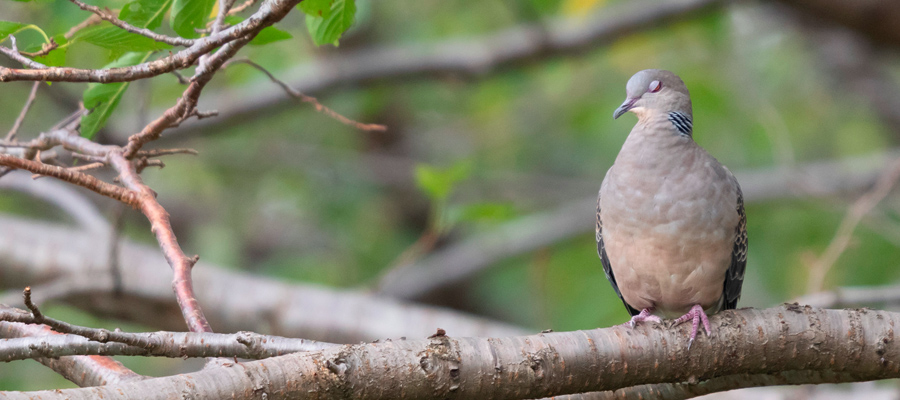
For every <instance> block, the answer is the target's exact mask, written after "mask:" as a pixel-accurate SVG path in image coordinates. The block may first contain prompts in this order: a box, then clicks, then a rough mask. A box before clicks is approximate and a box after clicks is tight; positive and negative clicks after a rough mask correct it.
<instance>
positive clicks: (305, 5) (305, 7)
mask: <svg viewBox="0 0 900 400" xmlns="http://www.w3.org/2000/svg"><path fill="white" fill-rule="evenodd" d="M332 2H333V0H304V1H303V2H301V3H300V4H299V5H297V7H298V8H300V10H301V11H303V12H304V13H306V14H307V15H311V16H313V17H326V16H328V14H330V13H331V3H332Z"/></svg>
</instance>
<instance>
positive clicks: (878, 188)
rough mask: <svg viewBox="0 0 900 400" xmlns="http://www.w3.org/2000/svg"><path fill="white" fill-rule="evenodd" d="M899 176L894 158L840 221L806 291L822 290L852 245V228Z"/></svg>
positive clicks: (898, 168)
mask: <svg viewBox="0 0 900 400" xmlns="http://www.w3.org/2000/svg"><path fill="white" fill-rule="evenodd" d="M898 179H900V160H896V161H894V163H893V164H891V166H890V167H889V168H888V169H886V170H885V171H884V172H882V173H881V175H880V176H879V177H878V181H877V182H875V186H874V187H873V188H872V190H870V191H869V192H867V193H866V194H864V195H862V196H861V197H860V198H859V199H858V200H856V202H854V203H853V205H852V206H850V210H849V211H848V212H847V215H845V216H844V219H843V220H842V221H841V225H840V226H839V227H838V229H837V232H836V233H835V235H834V238H832V239H831V243H829V244H828V248H827V249H825V253H823V254H822V256H821V257H819V259H818V260H816V262H815V263H813V265H812V266H811V267H810V271H809V281H808V283H807V286H806V293H816V292H820V291H822V288H823V286H824V284H825V276H826V275H827V274H828V271H829V270H831V267H832V266H833V265H834V263H835V262H836V261H837V260H838V258H839V257H840V256H841V254H843V252H844V250H846V249H847V245H849V244H850V239H852V237H853V231H854V230H856V226H857V225H858V224H859V221H860V220H862V218H863V217H864V216H865V215H866V214H868V213H869V211H871V210H872V209H873V208H875V206H877V205H878V203H879V202H881V200H882V199H884V198H885V196H887V195H888V194H889V193H890V192H891V189H892V188H893V187H894V184H896V183H897V180H898Z"/></svg>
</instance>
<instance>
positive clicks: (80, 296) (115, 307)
mask: <svg viewBox="0 0 900 400" xmlns="http://www.w3.org/2000/svg"><path fill="white" fill-rule="evenodd" d="M0 226H2V227H3V229H0V276H2V277H3V279H0V285H2V287H4V288H9V289H11V291H10V292H9V293H8V295H7V296H2V297H0V303H6V304H21V298H22V296H21V289H22V287H24V286H27V285H31V286H32V287H33V288H34V295H33V297H34V301H35V302H36V303H37V304H42V303H44V302H45V301H47V300H48V299H52V300H56V301H62V302H66V303H67V304H70V305H73V306H76V307H79V308H82V309H85V310H87V311H89V312H92V313H95V314H98V315H109V316H115V317H116V318H119V319H125V320H129V321H134V322H139V323H142V324H146V325H149V326H152V327H154V328H155V329H165V330H179V329H183V328H184V323H183V322H181V319H180V318H179V315H180V313H181V312H180V309H179V308H178V307H176V305H175V302H173V301H172V287H171V281H172V276H171V273H170V272H169V271H168V270H167V269H162V268H160V267H159V266H160V264H161V263H164V262H165V259H164V258H163V256H162V255H161V254H160V251H159V248H153V247H150V246H146V245H141V244H136V243H134V242H132V241H129V240H122V243H121V248H120V254H119V264H120V265H123V266H128V267H127V268H122V269H121V270H120V272H121V281H120V283H119V285H118V286H116V283H115V282H114V281H113V277H112V276H111V274H110V272H109V257H108V254H107V253H106V252H105V251H98V247H97V246H98V243H106V242H107V240H108V239H107V238H105V237H101V238H100V239H98V237H97V234H96V233H92V234H88V233H86V232H85V231H83V230H78V229H73V228H70V227H65V226H61V225H58V224H48V223H44V222H40V221H34V220H27V219H18V218H13V217H9V216H0ZM193 279H194V287H195V290H196V291H197V293H198V296H199V298H200V301H201V302H202V303H203V304H204V312H205V314H206V316H207V317H208V318H209V320H210V322H211V323H212V324H213V325H214V326H216V327H218V328H219V329H220V330H221V331H223V332H236V331H242V330H249V331H256V332H267V333H271V334H275V335H279V336H289V337H303V338H309V339H317V340H325V341H331V342H340V343H356V342H359V341H370V340H374V339H379V338H381V339H383V338H389V337H391V338H399V337H401V336H410V337H414V336H419V337H425V336H427V335H429V334H431V333H434V331H435V329H436V328H438V327H441V328H445V329H449V330H450V331H451V332H457V333H459V334H464V335H467V336H512V335H522V334H526V333H527V332H528V331H525V330H523V329H521V328H517V327H514V326H512V325H508V324H503V323H499V322H495V321H490V320H487V319H483V318H477V317H473V316H471V315H467V314H464V313H460V312H455V311H451V310H446V309H442V308H438V307H433V306H425V305H419V304H413V303H407V302H401V301H397V300H393V299H390V298H385V297H379V296H375V295H372V294H369V293H362V292H359V291H351V290H339V289H333V288H326V287H321V286H318V285H311V284H287V283H285V282H280V281H278V280H275V279H271V278H264V277H260V276H254V275H251V274H246V273H237V272H235V271H234V269H232V268H222V267H217V266H215V265H211V264H209V263H204V262H202V261H201V262H200V263H198V264H197V266H196V267H195V268H194V271H193ZM117 287H118V288H119V289H120V291H121V293H120V296H114V295H113V294H114V291H115V289H116V288H117Z"/></svg>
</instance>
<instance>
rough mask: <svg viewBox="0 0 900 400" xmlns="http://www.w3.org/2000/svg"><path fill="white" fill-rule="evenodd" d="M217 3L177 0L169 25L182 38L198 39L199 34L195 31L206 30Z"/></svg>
mask: <svg viewBox="0 0 900 400" xmlns="http://www.w3.org/2000/svg"><path fill="white" fill-rule="evenodd" d="M215 3H216V0H175V3H174V4H173V5H172V13H171V15H170V17H169V24H170V25H172V29H173V30H175V33H177V34H179V35H180V36H181V37H184V38H189V39H192V38H196V37H197V36H199V34H198V33H197V31H195V30H194V29H203V28H206V22H207V21H208V20H209V13H210V12H212V8H213V4H215Z"/></svg>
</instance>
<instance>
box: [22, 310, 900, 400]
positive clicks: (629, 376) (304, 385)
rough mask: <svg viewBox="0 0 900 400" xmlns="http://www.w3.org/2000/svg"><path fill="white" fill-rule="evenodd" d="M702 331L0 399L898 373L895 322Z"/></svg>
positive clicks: (819, 315)
mask: <svg viewBox="0 0 900 400" xmlns="http://www.w3.org/2000/svg"><path fill="white" fill-rule="evenodd" d="M711 322H712V323H713V325H714V328H715V332H717V335H716V336H715V337H712V338H704V339H703V340H700V341H698V342H696V343H695V344H694V346H693V347H692V348H691V350H690V351H688V350H687V348H686V347H687V346H686V345H687V343H686V342H687V340H686V338H687V330H688V327H686V326H680V327H677V328H664V327H660V326H640V327H638V328H636V329H632V328H629V327H627V326H616V327H612V328H607V329H596V330H590V331H577V332H565V333H549V334H541V335H534V336H524V337H508V338H455V337H447V336H435V337H431V338H429V339H420V340H406V341H388V342H384V343H374V344H360V345H352V346H351V345H347V346H341V347H338V348H334V349H328V350H324V351H322V352H313V353H302V354H301V353H298V354H292V355H287V356H282V357H276V358H271V359H267V360H262V361H254V362H247V363H239V364H235V365H231V366H226V367H220V368H210V369H206V370H204V371H201V372H197V373H193V374H185V375H178V376H171V377H166V378H158V379H150V380H145V381H140V382H134V383H125V384H113V385H107V386H103V387H94V388H85V389H66V390H57V391H45V392H32V393H5V395H6V398H10V399H24V398H32V397H31V396H41V398H42V399H64V398H65V399H87V398H97V397H123V396H124V397H131V396H138V394H140V395H141V396H142V397H144V398H153V399H163V398H175V397H181V396H188V397H192V398H226V397H227V398H237V399H244V398H246V399H249V398H259V397H260V396H264V397H266V398H268V399H282V398H298V397H304V398H314V399H345V398H355V399H414V398H415V399H425V398H436V399H443V398H493V399H521V398H536V397H544V396H552V395H561V394H567V393H583V392H590V391H606V390H616V389H619V388H626V387H631V386H635V385H640V384H647V383H662V382H672V383H678V382H693V383H688V384H690V385H703V382H704V381H708V380H713V382H716V381H720V380H722V379H732V380H737V379H739V378H740V377H741V376H747V375H753V376H755V375H760V374H773V375H775V376H776V378H775V379H772V380H769V381H768V382H770V383H790V384H802V383H806V382H807V381H809V380H814V381H816V382H817V383H818V382H823V381H826V382H845V381H864V380H875V379H886V378H896V377H898V376H900V347H898V346H896V345H894V340H895V339H894V329H893V327H894V326H895V325H897V324H898V323H900V314H897V313H890V312H884V311H874V310H821V309H813V308H809V307H803V306H797V305H786V306H783V307H777V308H772V309H767V310H753V309H743V310H738V311H725V312H722V313H719V314H716V315H715V316H713V317H712V318H711ZM728 377H731V378H728ZM781 378H783V379H781ZM759 382H762V383H765V381H762V380H760V381H759ZM723 389H725V388H723Z"/></svg>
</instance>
